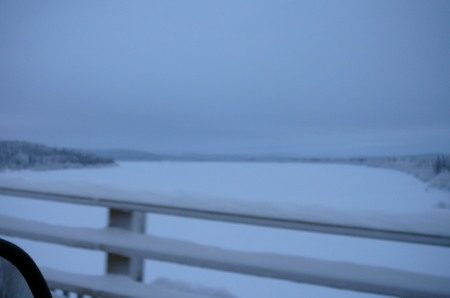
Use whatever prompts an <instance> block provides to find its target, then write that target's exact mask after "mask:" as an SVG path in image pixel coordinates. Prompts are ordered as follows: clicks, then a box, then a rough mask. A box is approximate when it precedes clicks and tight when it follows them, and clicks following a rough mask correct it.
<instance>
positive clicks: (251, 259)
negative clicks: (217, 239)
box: [0, 187, 450, 297]
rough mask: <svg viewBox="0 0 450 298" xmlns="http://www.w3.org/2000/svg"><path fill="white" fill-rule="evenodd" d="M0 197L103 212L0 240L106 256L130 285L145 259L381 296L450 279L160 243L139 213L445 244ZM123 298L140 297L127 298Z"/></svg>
mask: <svg viewBox="0 0 450 298" xmlns="http://www.w3.org/2000/svg"><path fill="white" fill-rule="evenodd" d="M0 194H2V195H7V196H15V197H23V198H33V199H39V200H49V201H58V202H66V203H73V204H82V205H88V206H100V207H105V208H108V210H109V223H108V227H107V228H105V229H87V228H68V227H61V226H55V225H48V224H44V223H36V222H31V221H27V220H21V219H16V218H8V217H5V216H3V217H0V223H1V222H3V224H0V234H4V235H11V236H17V237H23V238H28V239H34V240H38V241H46V242H52V243H59V244H64V245H69V246H73V247H84V248H88V249H96V250H102V251H105V252H106V253H107V269H106V273H107V276H108V275H111V274H112V275H122V276H128V277H130V278H131V279H132V280H135V281H142V279H143V261H144V259H153V260H160V261H165V262H173V263H178V264H185V265H190V266H197V267H202V268H209V269H215V270H222V271H229V272H236V273H242V274H249V275H253V276H263V277H270V278H276V279H282V280H287V281H293V282H299V283H310V284H315V285H321V286H327V287H335V288H341V289H349V290H355V291H363V292H369V293H377V294H384V295H393V296H402V297H450V279H449V278H444V277H435V276H428V275H424V274H417V273H411V272H406V271H401V270H393V269H388V268H381V267H375V266H367V265H358V264H346V263H339V262H331V261H323V260H314V259H310V258H303V257H295V256H284V255H275V254H263V253H246V252H236V251H228V250H225V249H218V248H212V247H207V246H202V245H199V244H195V243H190V242H183V241H178V240H172V239H161V238H158V237H153V236H149V235H145V234H144V233H145V213H158V214H166V215H173V216H184V217H190V218H199V219H207V220H215V221H222V222H233V223H243V224H250V225H258V226H266V227H276V228H284V229H293V230H301V231H312V232H320V233H330V234H337V235H346V236H356V237H365V238H374V239H383V240H393V241H402V242H410V243H421V244H430V245H439V246H446V247H449V246H450V238H448V237H439V236H435V235H426V234H416V233H407V232H399V231H389V230H376V229H369V228H362V227H351V226H342V225H331V224H326V223H317V222H306V221H297V220H286V219H282V218H271V217H263V216H254V215H248V214H231V213H227V212H216V211H208V210H201V209H195V208H179V207H172V206H164V205H156V204H149V203H142V202H126V201H118V200H113V199H108V198H95V197H85V196H75V195H67V194H58V193H49V192H37V191H33V190H21V189H13V188H4V187H2V188H0ZM124 239H126V241H124ZM319 268H320V269H319ZM51 276H52V280H51V283H54V285H57V286H58V287H61V285H66V286H67V287H69V284H68V282H67V280H65V281H64V282H62V281H61V280H59V279H58V278H59V277H60V276H63V274H53V275H51ZM69 280H70V279H69ZM77 280H80V279H79V278H78V279H77ZM393 280H394V281H395V282H393ZM69 288H70V291H75V292H77V293H78V294H79V295H82V294H89V295H92V293H104V289H103V290H102V289H100V290H99V289H94V288H95V287H94V286H93V285H92V284H89V283H86V284H84V285H71V286H70V287H69ZM102 291H103V292H102ZM121 295H122V296H124V295H125V294H121ZM119 296H120V295H119ZM127 297H141V296H138V295H134V296H133V295H132V294H130V295H129V296H127ZM144 297H145V296H144ZM155 297H157V296H155ZM179 297H182V295H180V296H179Z"/></svg>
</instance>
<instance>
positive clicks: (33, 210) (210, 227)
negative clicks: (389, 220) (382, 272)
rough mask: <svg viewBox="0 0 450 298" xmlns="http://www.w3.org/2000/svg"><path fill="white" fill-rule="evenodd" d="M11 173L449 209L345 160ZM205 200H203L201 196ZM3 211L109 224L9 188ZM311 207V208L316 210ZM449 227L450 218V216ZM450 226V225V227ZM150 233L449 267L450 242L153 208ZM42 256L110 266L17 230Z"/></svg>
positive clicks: (174, 273)
mask: <svg viewBox="0 0 450 298" xmlns="http://www.w3.org/2000/svg"><path fill="white" fill-rule="evenodd" d="M2 179H4V180H5V179H16V180H18V181H19V180H21V181H23V182H25V183H26V182H27V181H32V182H33V183H41V182H42V183H43V184H45V183H49V181H51V182H52V183H58V182H61V183H65V182H67V181H70V182H73V183H74V185H79V186H80V187H83V185H85V186H86V187H101V188H105V189H107V188H108V187H111V188H114V189H133V190H134V191H142V192H145V191H152V192H156V193H164V194H173V195H177V196H178V197H186V200H189V198H194V197H207V198H210V200H211V202H199V204H200V203H201V204H211V205H212V206H213V205H214V204H215V203H216V202H214V201H215V200H216V201H221V204H224V206H225V205H226V204H230V205H237V206H229V207H230V208H239V206H241V205H242V206H246V207H247V208H248V206H251V205H252V204H253V203H257V204H258V206H260V207H261V206H265V207H266V208H272V207H273V208H275V207H276V206H284V207H285V208H291V207H292V208H293V210H295V208H301V207H302V206H305V207H307V208H309V209H307V210H314V212H316V213H317V216H320V215H321V214H320V210H325V209H327V208H328V209H329V208H331V209H333V210H338V211H343V212H354V213H358V214H365V213H367V214H370V213H373V212H383V211H389V212H394V213H395V212H398V214H399V216H400V215H401V214H404V213H408V214H415V213H418V214H419V213H421V212H428V213H429V214H436V215H442V214H443V213H447V212H450V210H448V209H442V208H438V207H437V206H439V205H442V203H445V204H447V205H448V203H449V194H448V192H443V191H439V190H436V189H428V188H427V186H426V185H425V184H424V183H422V182H421V181H419V180H417V179H415V178H414V177H412V176H409V175H406V174H404V173H401V172H397V171H392V170H385V169H374V168H366V167H358V166H346V165H325V164H303V163H206V162H203V163H202V162H199V163H194V162H192V163H189V162H185V163H178V162H155V163H150V162H122V163H120V164H119V166H117V167H108V168H94V169H70V170H57V171H43V172H34V171H20V172H5V173H1V175H0V182H1V180H2ZM198 207H203V206H198ZM0 213H1V214H6V215H14V216H18V217H22V218H27V219H34V220H42V221H45V222H48V223H56V224H63V225H70V226H89V227H102V226H104V225H105V224H106V210H105V209H103V208H92V207H84V206H74V205H68V204H62V203H51V202H43V201H35V200H29V199H19V198H12V197H5V196H0ZM313 215H314V214H312V215H311V216H313ZM449 227H450V222H449ZM449 229H450V228H449ZM147 232H148V233H149V234H153V235H157V236H162V237H169V238H176V239H182V240H189V241H194V242H198V243H201V244H205V245H212V246H219V247H223V248H228V249H236V250H243V251H258V252H273V253H282V254H289V255H300V256H306V257H312V258H320V259H326V260H335V261H349V262H356V263H361V264H370V265H378V266H384V267H392V268H397V269H405V270H409V271H414V272H420V273H427V274H433V275H440V276H447V277H450V269H449V268H450V266H449V265H448V264H450V249H446V248H441V247H432V246H426V245H416V244H404V243H395V242H389V241H380V240H368V239H359V238H353V237H344V236H332V235H324V234H314V233H307V232H297V231H288V230H281V229H274V228H262V227H253V226H246V225H238V224H227V223H219V222H210V221H205V220H194V219H185V218H179V217H171V216H162V215H154V214H149V215H148V217H147ZM14 242H16V243H18V244H19V245H22V246H23V247H24V248H25V250H28V251H29V252H30V254H31V255H32V256H33V257H34V258H35V259H36V261H37V263H38V265H40V266H46V267H51V268H56V269H62V270H67V271H72V272H79V273H90V274H102V273H103V270H104V267H105V264H104V254H103V253H99V252H86V251H84V250H79V249H73V248H66V247H60V246H56V245H50V244H41V243H34V242H31V241H27V240H20V239H14ZM158 277H165V278H169V279H171V280H180V281H185V282H190V283H195V284H200V285H206V286H208V287H213V288H224V289H227V290H228V291H229V292H231V293H233V294H234V295H236V296H238V297H249V298H252V297H267V298H272V297H280V296H282V297H286V298H294V297H295V298H296V297H301V296H303V297H376V296H377V295H369V294H362V293H356V292H349V291H342V290H335V289H328V288H322V287H316V286H309V285H302V284H296V283H291V282H282V281H277V280H271V279H265V278H256V277H248V276H244V275H239V274H232V273H223V272H216V271H211V270H204V269H197V268H190V267H187V266H181V265H173V264H165V263H161V262H154V261H147V262H146V276H145V279H146V281H152V280H154V279H156V278H158Z"/></svg>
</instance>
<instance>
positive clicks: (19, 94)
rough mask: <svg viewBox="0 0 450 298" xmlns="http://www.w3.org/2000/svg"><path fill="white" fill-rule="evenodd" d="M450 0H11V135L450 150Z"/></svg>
mask: <svg viewBox="0 0 450 298" xmlns="http://www.w3.org/2000/svg"><path fill="white" fill-rule="evenodd" d="M449 37H450V1H446V0H444V1H436V0H426V1H425V0H424V1H413V0H406V1H400V0H397V1H391V0H376V1H375V0H374V1H361V0H355V1H111V0H108V1H106V0H102V1H72V2H69V1H27V2H19V1H13V0H5V1H2V2H1V3H0V138H1V139H21V140H30V141H38V142H42V143H47V144H50V145H57V146H66V147H77V148H134V149H141V150H148V151H153V152H160V153H162V152H169V153H181V152H207V153H256V154H269V153H289V154H297V155H307V156H312V155H321V156H322V155H328V156H341V155H372V154H411V153H426V152H450V98H449V96H450V38H449Z"/></svg>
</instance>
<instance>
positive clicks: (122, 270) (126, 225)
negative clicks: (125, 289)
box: [106, 208, 145, 281]
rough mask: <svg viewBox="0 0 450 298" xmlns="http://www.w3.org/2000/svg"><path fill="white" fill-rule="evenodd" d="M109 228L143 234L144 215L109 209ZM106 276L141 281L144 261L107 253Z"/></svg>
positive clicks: (142, 213)
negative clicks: (120, 275) (124, 276)
mask: <svg viewBox="0 0 450 298" xmlns="http://www.w3.org/2000/svg"><path fill="white" fill-rule="evenodd" d="M108 226H109V227H114V228H120V229H124V230H128V231H132V232H135V233H145V213H144V212H132V211H123V210H119V209H112V208H110V209H109V223H108ZM106 258H107V263H106V264H107V265H106V272H107V274H122V275H127V276H129V277H131V278H132V279H134V280H136V281H142V280H143V272H144V260H143V259H142V258H138V257H127V256H122V255H119V254H115V253H107V257H106Z"/></svg>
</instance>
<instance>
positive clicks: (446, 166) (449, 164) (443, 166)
mask: <svg viewBox="0 0 450 298" xmlns="http://www.w3.org/2000/svg"><path fill="white" fill-rule="evenodd" d="M433 169H434V172H435V173H436V174H439V173H441V172H444V171H450V156H449V155H438V156H437V157H436V160H435V161H434V163H433Z"/></svg>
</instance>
